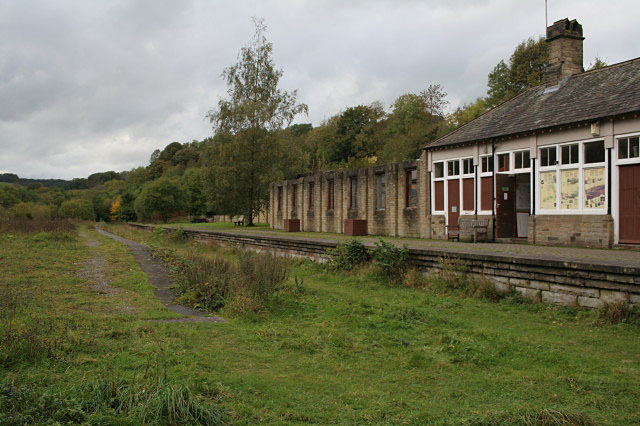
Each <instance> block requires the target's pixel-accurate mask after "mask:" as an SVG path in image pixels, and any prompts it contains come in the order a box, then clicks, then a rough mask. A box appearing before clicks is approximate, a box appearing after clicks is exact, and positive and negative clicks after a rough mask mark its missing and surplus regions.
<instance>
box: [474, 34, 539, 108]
mask: <svg viewBox="0 0 640 426" xmlns="http://www.w3.org/2000/svg"><path fill="white" fill-rule="evenodd" d="M548 61H549V54H548V49H547V44H546V41H545V39H544V38H542V37H541V38H539V39H538V40H535V39H533V38H529V39H528V40H525V41H523V42H522V43H520V44H518V46H516V48H515V50H514V51H513V53H512V54H511V58H510V59H509V64H506V63H505V62H504V61H500V62H498V64H497V65H496V66H495V67H494V68H493V70H492V71H491V72H490V73H489V77H488V86H489V90H488V92H487V99H486V101H487V105H488V106H489V107H491V108H493V107H495V106H496V105H499V104H501V103H502V102H504V101H507V100H509V99H511V98H512V97H514V96H516V95H518V94H520V93H522V92H524V91H525V90H527V89H528V88H530V87H533V86H537V85H539V84H542V83H543V82H544V69H545V66H546V64H547V63H548Z"/></svg>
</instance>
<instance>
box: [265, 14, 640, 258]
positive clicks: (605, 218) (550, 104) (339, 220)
mask: <svg viewBox="0 0 640 426" xmlns="http://www.w3.org/2000/svg"><path fill="white" fill-rule="evenodd" d="M583 40H584V37H583V31H582V26H581V25H580V24H579V23H577V22H576V21H575V20H573V21H570V20H568V19H563V20H560V21H557V22H555V23H554V24H553V25H551V26H550V27H548V28H547V43H549V44H548V46H549V56H550V57H549V64H548V66H547V69H546V75H545V84H542V85H540V86H537V87H533V88H531V89H529V90H527V91H525V92H524V93H522V94H520V95H518V96H516V97H514V98H512V99H511V100H509V101H507V102H504V103H503V104H501V105H499V106H497V107H496V108H493V109H492V110H490V111H488V112H486V113H485V114H483V115H482V116H480V117H478V118H476V119H475V120H473V121H471V122H469V123H467V124H465V125H463V126H461V127H460V128H458V129H456V130H454V131H452V132H450V133H449V134H447V135H445V136H443V137H442V138H440V139H438V140H436V141H434V142H432V143H430V144H429V145H427V146H425V147H424V151H423V153H422V155H421V157H420V158H419V159H417V160H415V161H407V162H402V163H393V164H388V165H382V166H375V167H369V168H364V169H359V170H352V171H330V172H321V173H315V174H312V175H308V176H304V177H301V178H299V179H294V180H288V181H283V182H277V183H273V184H272V185H271V191H270V192H271V198H270V207H269V213H268V216H269V223H270V224H271V226H272V227H274V228H280V229H283V228H287V229H289V230H298V229H299V230H303V231H317V232H335V233H345V234H347V235H363V234H365V233H366V234H370V235H388V236H401V237H419V238H431V239H442V238H447V228H446V226H447V225H456V224H458V223H459V221H460V220H461V218H487V219H489V228H488V236H489V238H490V239H500V240H507V241H513V240H521V241H527V242H529V243H535V244H566V245H580V246H593V247H611V246H612V245H618V244H640V58H637V59H633V60H630V61H626V62H622V63H619V64H615V65H611V66H608V67H605V68H601V69H597V70H592V71H588V72H584V69H583V48H582V45H583ZM292 219H293V220H292Z"/></svg>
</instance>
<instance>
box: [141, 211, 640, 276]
mask: <svg viewBox="0 0 640 426" xmlns="http://www.w3.org/2000/svg"><path fill="white" fill-rule="evenodd" d="M129 225H132V226H135V227H139V228H147V229H148V228H157V227H159V228H162V229H167V230H175V228H174V227H170V226H164V225H145V224H139V223H130V224H129ZM183 231H184V232H185V233H187V234H192V235H197V234H204V235H212V236H213V235H216V236H221V237H223V236H226V237H228V236H233V237H235V238H238V239H242V238H246V239H248V240H256V241H263V242H268V241H281V242H295V243H298V244H300V243H302V244H306V245H310V246H317V247H318V248H319V249H322V251H324V250H326V249H327V248H334V247H336V246H337V245H338V244H340V243H341V241H338V240H335V239H324V238H309V237H296V236H284V235H279V234H278V235H266V234H264V233H252V232H250V231H249V232H248V231H244V230H243V232H234V231H233V230H210V229H188V228H186V229H183ZM381 238H382V239H384V238H383V237H381ZM387 241H388V240H387ZM388 242H390V243H391V244H394V245H395V246H400V244H398V243H397V242H395V241H388ZM363 243H364V245H365V246H366V247H368V248H372V247H374V244H373V243H371V242H368V241H363ZM496 244H499V243H496ZM407 247H408V249H409V251H410V254H411V255H412V257H413V256H414V255H415V256H429V257H431V256H436V257H443V256H447V255H448V254H451V255H455V256H456V257H460V258H462V259H469V260H476V261H477V260H482V261H487V262H496V261H498V262H503V263H513V264H521V265H531V266H545V267H549V268H563V269H569V270H576V271H592V272H604V273H612V274H623V275H631V276H634V275H635V277H634V278H633V281H632V282H629V281H628V282H629V283H630V284H639V285H640V266H636V265H629V264H628V263H627V262H625V261H617V260H610V259H600V260H599V261H597V262H594V261H582V260H576V259H569V258H564V259H563V258H558V257H556V256H545V255H540V254H537V253H535V254H522V253H517V254H504V253H488V252H487V251H480V250H467V249H452V248H449V247H443V248H438V249H433V248H425V247H417V246H412V245H411V244H407ZM538 247H540V248H542V249H544V246H538ZM599 250H601V249H599ZM639 257H640V256H639ZM639 260H640V259H639ZM639 263H640V262H639ZM628 278H631V277H628Z"/></svg>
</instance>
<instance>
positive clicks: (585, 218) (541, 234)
mask: <svg viewBox="0 0 640 426" xmlns="http://www.w3.org/2000/svg"><path fill="white" fill-rule="evenodd" d="M613 238H614V235H613V218H612V217H611V216H610V215H532V216H529V236H528V240H529V242H530V243H533V244H543V245H544V244H546V245H560V244H562V245H575V246H581V247H611V246H612V244H613Z"/></svg>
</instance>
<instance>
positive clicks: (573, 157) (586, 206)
mask: <svg viewBox="0 0 640 426" xmlns="http://www.w3.org/2000/svg"><path fill="white" fill-rule="evenodd" d="M558 152H559V154H560V162H559V163H558V161H556V154H557V153H558ZM539 158H540V174H539V182H540V187H539V188H540V189H539V201H538V205H539V208H540V209H541V210H543V211H545V210H546V211H555V212H558V213H561V212H567V213H570V212H573V211H580V210H582V211H588V210H600V211H602V210H603V209H605V208H606V203H607V200H606V185H607V182H606V156H605V148H604V141H589V142H575V143H570V144H564V145H553V146H548V147H542V148H540V156H539Z"/></svg>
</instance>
